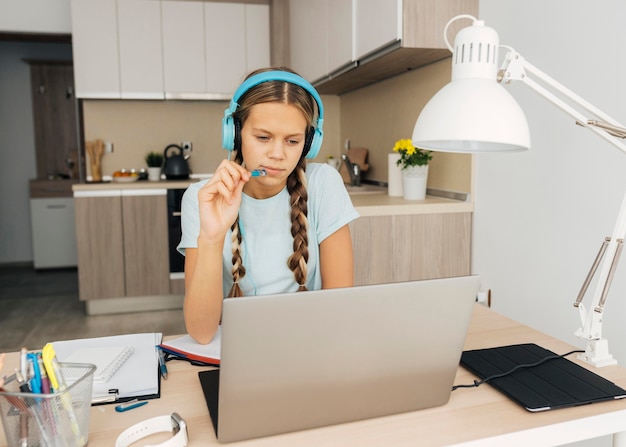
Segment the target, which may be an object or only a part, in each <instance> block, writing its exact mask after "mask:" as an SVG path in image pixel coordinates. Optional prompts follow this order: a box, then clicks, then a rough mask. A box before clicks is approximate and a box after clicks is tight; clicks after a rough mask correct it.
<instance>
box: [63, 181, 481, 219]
mask: <svg viewBox="0 0 626 447" xmlns="http://www.w3.org/2000/svg"><path fill="white" fill-rule="evenodd" d="M198 181H200V179H189V180H162V181H158V182H151V181H145V180H138V181H136V182H131V183H119V182H106V183H80V184H74V185H73V186H72V190H73V191H74V194H75V195H83V194H86V195H88V194H89V193H90V192H94V193H96V194H98V193H97V192H98V191H111V190H116V191H118V190H142V189H185V188H187V187H188V186H189V185H190V184H192V183H195V182H198ZM77 192H78V194H76V193H77ZM350 198H351V199H352V203H353V204H354V206H355V208H356V209H357V211H358V212H359V214H360V215H361V216H363V217H364V216H392V215H411V214H439V213H466V212H470V213H471V212H473V211H474V204H473V202H471V201H461V200H454V199H448V198H443V197H436V196H430V195H427V196H426V199H425V200H417V201H411V200H404V199H403V198H402V197H391V196H389V195H387V193H386V189H384V188H381V191H380V192H378V193H373V194H359V193H354V194H352V193H351V194H350Z"/></svg>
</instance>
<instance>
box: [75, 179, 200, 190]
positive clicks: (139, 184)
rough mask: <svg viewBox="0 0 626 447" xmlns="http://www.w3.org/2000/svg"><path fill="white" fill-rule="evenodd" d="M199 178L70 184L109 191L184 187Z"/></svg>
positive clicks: (78, 187) (77, 187) (77, 188)
mask: <svg viewBox="0 0 626 447" xmlns="http://www.w3.org/2000/svg"><path fill="white" fill-rule="evenodd" d="M199 181H200V179H189V180H161V181H158V182H151V181H149V180H137V181H135V182H130V183H123V182H113V181H111V182H102V183H77V184H74V185H72V191H74V193H76V192H77V191H110V190H128V189H185V188H187V187H188V186H189V185H190V184H192V183H195V182H199Z"/></svg>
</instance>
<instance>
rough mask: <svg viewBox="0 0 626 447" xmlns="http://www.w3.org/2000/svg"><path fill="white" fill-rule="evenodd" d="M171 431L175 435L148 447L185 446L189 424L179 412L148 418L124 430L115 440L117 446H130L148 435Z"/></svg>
mask: <svg viewBox="0 0 626 447" xmlns="http://www.w3.org/2000/svg"><path fill="white" fill-rule="evenodd" d="M162 431H171V432H172V434H173V435H174V436H172V437H171V438H170V439H168V440H167V441H165V442H162V443H161V444H155V445H153V446H147V447H185V446H186V445H187V442H188V438H187V424H186V423H185V421H184V419H183V418H181V417H180V416H179V415H178V413H172V414H171V415H170V416H158V417H155V418H152V419H147V420H145V421H143V422H139V423H138V424H135V425H133V426H132V427H129V428H127V429H126V430H124V431H123V432H122V433H121V434H120V435H119V436H118V437H117V441H115V447H128V446H129V445H131V444H133V443H134V442H137V441H139V440H140V439H142V438H145V437H146V436H150V435H153V434H155V433H160V432H162Z"/></svg>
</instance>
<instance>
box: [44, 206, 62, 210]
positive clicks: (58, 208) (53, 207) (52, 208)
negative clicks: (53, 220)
mask: <svg viewBox="0 0 626 447" xmlns="http://www.w3.org/2000/svg"><path fill="white" fill-rule="evenodd" d="M46 208H48V209H49V210H60V209H63V208H65V205H46Z"/></svg>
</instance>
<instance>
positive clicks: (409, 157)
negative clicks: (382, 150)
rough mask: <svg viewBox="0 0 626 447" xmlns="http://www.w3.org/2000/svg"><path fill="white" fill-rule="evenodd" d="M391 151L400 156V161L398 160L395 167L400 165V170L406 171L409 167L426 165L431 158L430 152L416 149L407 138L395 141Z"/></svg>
mask: <svg viewBox="0 0 626 447" xmlns="http://www.w3.org/2000/svg"><path fill="white" fill-rule="evenodd" d="M393 150H394V152H398V153H399V154H400V160H398V162H397V165H398V166H400V165H402V169H406V168H407V167H409V166H424V165H427V164H428V162H429V161H430V160H431V159H432V158H433V156H432V155H431V151H426V150H424V149H418V148H416V147H415V146H413V142H412V141H411V140H410V139H408V138H406V139H402V140H398V141H396V144H395V145H394V146H393Z"/></svg>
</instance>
